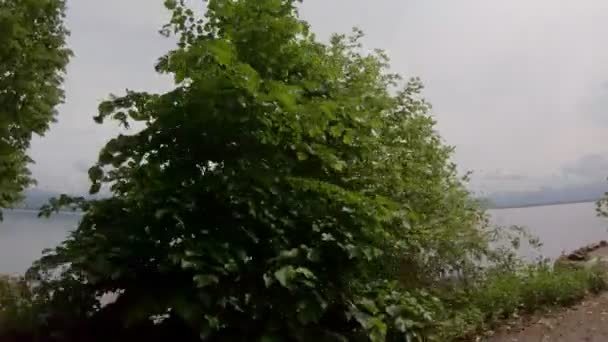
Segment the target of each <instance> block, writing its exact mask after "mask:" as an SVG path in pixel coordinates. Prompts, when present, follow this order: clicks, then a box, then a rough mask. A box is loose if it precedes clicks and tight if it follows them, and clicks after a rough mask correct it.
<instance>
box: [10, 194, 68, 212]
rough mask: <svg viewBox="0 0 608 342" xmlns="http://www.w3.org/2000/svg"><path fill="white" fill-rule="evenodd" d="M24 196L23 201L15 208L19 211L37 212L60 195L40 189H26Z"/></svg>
mask: <svg viewBox="0 0 608 342" xmlns="http://www.w3.org/2000/svg"><path fill="white" fill-rule="evenodd" d="M24 195H25V199H24V200H23V202H22V203H21V204H19V205H18V206H17V207H18V208H21V209H31V210H38V209H40V207H42V206H43V205H45V204H47V203H48V202H49V200H50V199H51V198H53V197H58V196H60V195H61V194H60V193H58V192H53V191H47V190H42V189H28V190H26V191H25V194H24Z"/></svg>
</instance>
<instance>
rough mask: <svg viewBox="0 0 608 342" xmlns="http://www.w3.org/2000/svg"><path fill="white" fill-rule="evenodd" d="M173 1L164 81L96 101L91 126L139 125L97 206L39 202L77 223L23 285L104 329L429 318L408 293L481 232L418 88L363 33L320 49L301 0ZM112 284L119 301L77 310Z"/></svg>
mask: <svg viewBox="0 0 608 342" xmlns="http://www.w3.org/2000/svg"><path fill="white" fill-rule="evenodd" d="M166 5H167V7H168V8H169V9H170V10H171V11H172V13H173V17H172V20H171V23H170V24H169V25H167V26H166V27H165V30H164V32H165V33H166V34H171V33H173V34H176V35H177V37H178V38H179V45H178V47H177V48H176V49H175V50H174V51H171V52H169V53H168V54H167V55H165V56H164V57H162V58H161V59H160V61H159V63H158V66H157V70H158V71H159V72H161V73H166V74H171V75H173V77H174V80H175V87H174V89H173V90H171V91H169V92H167V93H163V94H149V93H145V92H128V93H127V94H126V95H124V96H121V97H112V98H111V99H110V100H108V101H105V102H103V103H102V104H101V105H100V106H99V115H98V116H97V117H96V118H95V120H96V121H98V122H100V123H101V122H103V121H104V120H106V119H114V120H118V121H119V122H120V123H122V124H123V125H125V126H127V127H128V126H129V125H130V124H131V123H132V122H137V123H138V125H137V126H138V127H143V128H142V129H141V130H138V131H136V132H134V133H133V134H131V135H119V136H117V137H116V138H114V139H112V140H111V141H110V142H108V144H107V145H106V146H105V147H104V148H103V150H102V151H101V153H100V155H99V162H98V163H97V165H95V166H94V167H92V168H91V169H90V170H89V176H90V178H91V181H92V188H91V192H92V193H96V192H98V191H100V189H101V188H102V187H104V186H107V187H109V188H110V189H111V193H112V196H111V197H110V198H107V199H103V200H97V201H93V202H83V201H82V200H70V199H67V198H63V199H60V200H59V201H55V202H53V203H52V204H53V205H52V206H51V207H49V208H47V209H49V210H50V209H53V208H57V207H59V206H61V205H64V204H66V203H68V202H70V201H71V204H73V205H78V204H81V205H82V206H83V208H84V209H85V216H84V217H83V219H82V222H81V223H80V226H79V228H78V229H77V230H76V231H75V232H73V233H72V235H71V236H70V238H69V239H68V240H67V241H66V242H65V243H64V244H62V245H61V246H60V247H58V248H57V249H55V250H54V251H52V252H51V253H49V254H48V255H47V256H46V257H44V258H43V259H42V260H40V261H39V262H38V263H37V264H36V265H35V266H34V267H33V268H32V269H31V270H30V272H29V273H30V274H29V275H30V277H35V279H37V281H38V282H39V284H41V285H40V286H41V287H40V288H41V289H43V290H42V291H43V292H44V289H51V290H49V291H48V292H47V293H53V296H50V297H53V298H51V300H50V302H51V303H54V304H53V305H55V307H57V308H61V310H63V311H62V312H61V314H63V315H66V308H71V309H73V310H75V311H77V312H75V313H74V316H75V317H90V319H89V320H90V322H92V323H91V324H96V322H103V324H105V325H107V326H106V329H105V330H104V331H105V332H108V331H112V332H115V333H116V334H121V333H124V334H127V332H126V331H131V332H132V331H135V330H138V329H141V330H140V331H144V332H149V331H155V329H157V330H158V329H161V330H162V329H174V328H175V327H179V329H180V330H179V332H180V333H182V334H183V333H185V332H190V333H192V334H193V336H196V338H199V336H202V337H203V338H205V339H206V340H211V341H215V340H227V341H239V340H246V341H256V340H259V341H283V340H294V341H295V340H300V341H310V340H313V339H319V340H328V341H330V340H338V341H344V340H357V339H363V340H372V341H384V340H403V339H404V338H413V337H420V336H423V335H424V334H426V332H425V331H427V330H428V329H431V328H432V325H433V322H434V318H433V316H432V315H433V313H435V312H440V311H441V310H439V309H437V306H438V305H439V304H438V303H437V302H436V301H435V300H434V299H433V298H432V296H430V295H429V294H427V293H426V292H425V291H423V290H421V289H420V287H419V285H420V284H424V283H425V282H430V281H434V280H436V279H439V278H440V277H442V276H444V275H445V274H446V273H448V272H452V271H466V270H467V269H468V268H470V267H472V265H473V260H474V258H475V257H476V256H480V255H484V253H486V246H487V245H486V242H487V239H486V237H485V236H484V235H483V234H482V233H481V231H480V230H479V229H478V228H479V227H482V226H483V225H484V222H485V221H484V220H485V217H484V215H483V213H482V212H481V211H479V210H478V209H477V205H476V203H475V202H473V201H471V200H470V197H469V195H468V193H467V191H466V190H465V189H464V187H463V185H462V180H461V179H460V178H458V177H457V173H456V169H455V166H454V165H453V164H452V163H451V162H450V155H451V152H452V149H451V148H450V147H448V146H445V145H444V144H443V143H442V142H441V139H440V137H439V135H438V134H437V133H436V131H435V129H434V125H435V122H434V120H433V119H432V118H431V117H430V116H429V111H430V106H429V105H428V104H427V103H426V102H425V101H424V100H423V99H422V98H421V96H420V91H421V89H422V86H421V83H420V81H419V80H416V79H413V80H410V81H409V82H405V83H404V82H402V81H401V80H400V78H399V77H398V76H397V75H394V74H391V73H389V72H388V71H387V69H388V64H387V63H388V60H387V57H386V56H385V54H384V53H383V52H381V51H375V52H371V53H365V52H363V49H362V48H361V45H360V43H359V40H360V38H361V36H362V34H361V32H359V31H355V32H354V34H353V35H352V36H344V35H335V36H333V37H332V39H331V41H330V42H329V43H328V44H323V43H320V42H318V41H317V40H316V39H315V36H314V35H313V34H312V33H311V32H310V29H309V26H308V25H307V23H305V22H303V21H302V20H300V19H299V18H298V16H297V8H296V1H294V0H255V1H254V0H240V1H229V0H210V1H208V8H207V11H206V14H205V16H204V17H203V18H199V17H197V16H196V14H195V13H193V11H192V10H190V9H189V8H187V7H186V6H185V5H184V4H183V3H182V2H177V1H167V2H166ZM58 269H59V270H61V272H60V273H61V275H60V276H59V278H58ZM62 281H63V282H66V283H67V284H70V285H69V286H62V285H58V284H62ZM74 282H76V283H77V284H81V285H74ZM74 286H75V287H74ZM75 288H76V290H75ZM66 291H68V292H69V291H77V293H78V294H79V299H78V300H79V301H76V299H74V298H73V297H71V296H69V295H68V296H62V295H61V294H62V293H64V292H66ZM106 292H116V293H120V295H119V296H118V299H117V301H116V302H114V303H112V304H109V305H107V306H105V307H103V308H100V307H99V305H93V306H87V305H83V304H82V303H83V302H86V303H92V302H94V301H93V300H91V299H92V298H95V297H97V296H99V295H100V294H103V293H106ZM83 296H84V297H87V296H88V297H87V298H88V301H84V300H83V299H82V297H83ZM57 298H70V299H67V301H68V302H69V303H68V304H66V303H65V302H62V303H57V302H56V301H58V300H60V299H57ZM81 300H82V301H81ZM53 305H51V307H52V306H53ZM51 311H52V310H51ZM83 312H86V313H87V315H81V314H82V313H83ZM109 313H111V314H109ZM79 315H80V316H79ZM48 316H51V317H52V316H53V314H52V313H51V314H49V315H48ZM107 317H112V318H113V320H111V321H110V322H111V323H108V322H109V321H107V320H105V318H107ZM63 321H64V322H65V321H70V320H69V319H65V320H63ZM152 321H154V322H152ZM100 324H102V323H100ZM109 324H116V326H114V328H115V329H111V328H108V326H110V325H109ZM116 327H126V328H124V329H126V330H121V329H119V328H116ZM138 331H139V330H138ZM163 331H164V330H163ZM106 337H107V336H106ZM112 338H114V339H117V338H118V337H116V336H113V337H112Z"/></svg>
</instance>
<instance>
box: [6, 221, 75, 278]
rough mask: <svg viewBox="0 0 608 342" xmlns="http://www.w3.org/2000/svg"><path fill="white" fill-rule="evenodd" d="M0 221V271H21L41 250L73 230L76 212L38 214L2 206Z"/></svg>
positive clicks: (16, 272) (57, 242)
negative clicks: (43, 216)
mask: <svg viewBox="0 0 608 342" xmlns="http://www.w3.org/2000/svg"><path fill="white" fill-rule="evenodd" d="M2 213H3V215H4V221H2V222H0V273H2V274H7V273H8V274H22V273H24V272H25V271H26V270H27V269H28V267H29V266H30V265H31V264H32V262H34V261H35V260H36V259H38V258H40V257H41V256H42V250H43V249H45V248H52V247H55V246H57V245H58V244H59V243H61V241H63V240H65V238H66V237H67V235H68V232H69V231H71V230H74V229H75V228H76V225H77V224H78V220H79V219H80V215H78V214H72V213H61V214H56V215H53V216H52V217H51V218H48V219H44V218H38V217H37V215H38V213H37V212H36V211H29V210H3V211H2Z"/></svg>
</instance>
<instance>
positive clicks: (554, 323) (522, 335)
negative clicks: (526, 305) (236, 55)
mask: <svg viewBox="0 0 608 342" xmlns="http://www.w3.org/2000/svg"><path fill="white" fill-rule="evenodd" d="M516 326H517V328H513V329H511V330H515V331H508V330H509V329H506V328H504V329H502V330H503V331H501V332H498V333H497V334H496V335H495V336H492V337H489V338H486V339H484V340H482V341H487V342H540V341H552V342H553V341H555V342H578V341H592V342H605V341H608V293H604V294H602V295H600V296H597V297H593V298H589V299H587V300H586V301H584V302H582V303H580V304H579V305H576V306H573V307H572V308H564V309H561V310H558V311H555V312H553V313H550V314H547V315H545V316H543V317H542V318H541V317H537V318H533V319H532V321H531V322H530V323H528V324H523V325H522V326H520V325H519V324H518V325H516Z"/></svg>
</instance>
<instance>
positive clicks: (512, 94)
mask: <svg viewBox="0 0 608 342" xmlns="http://www.w3.org/2000/svg"><path fill="white" fill-rule="evenodd" d="M162 2H163V1H162V0H104V1H95V0H68V5H69V10H68V25H69V28H70V30H71V31H72V36H71V38H70V42H69V43H70V46H71V48H72V49H73V50H74V52H75V54H76V56H75V58H74V59H73V61H72V63H71V64H70V66H69V69H68V77H67V82H66V85H65V87H66V91H67V99H66V104H65V105H63V106H62V107H61V108H60V109H59V112H60V115H59V118H58V120H59V122H58V123H57V124H55V125H53V126H52V128H51V131H50V132H49V133H48V134H47V135H46V136H45V137H42V138H36V139H35V140H34V141H33V144H32V149H31V155H32V157H33V158H34V160H35V161H36V165H34V166H32V171H33V172H34V175H35V177H36V178H37V179H38V181H39V187H40V188H43V189H47V190H54V191H62V192H81V191H85V190H86V189H87V187H88V182H87V178H86V170H87V169H88V167H89V166H90V165H91V164H92V163H93V162H94V160H95V159H96V156H97V153H98V151H99V149H100V147H101V146H102V145H103V143H104V142H105V141H107V140H108V139H109V138H110V137H111V136H112V135H114V134H116V132H117V131H118V128H117V127H116V125H112V124H110V125H104V126H99V125H96V124H94V123H93V121H92V119H91V118H92V116H93V115H94V114H95V112H96V108H97V105H98V103H99V102H100V101H101V100H103V99H104V98H106V97H107V95H108V94H110V93H118V94H120V93H122V92H123V91H124V89H126V88H128V89H137V90H149V91H161V90H163V89H168V88H169V87H170V85H171V83H170V80H169V79H167V78H166V77H161V76H158V75H156V74H155V73H154V71H153V65H154V63H155V61H156V59H157V58H158V57H159V56H161V55H162V54H163V53H164V52H166V51H167V50H169V49H170V48H171V47H172V45H173V44H172V42H171V41H170V40H167V39H165V38H163V37H161V36H160V35H159V34H158V33H157V31H158V29H159V28H160V27H161V26H162V24H163V23H164V22H165V21H166V19H167V13H166V12H165V11H164V9H163V7H162ZM301 7H302V8H301V14H302V16H303V18H304V19H306V20H308V21H309V22H310V23H311V25H312V27H313V30H314V31H315V32H317V34H318V36H319V38H320V39H326V38H327V37H328V36H329V34H330V33H332V32H342V33H345V32H349V31H350V29H351V28H352V27H353V26H357V27H360V28H361V29H363V30H364V31H365V32H366V34H367V36H366V39H365V44H366V47H369V48H382V49H384V50H386V51H387V52H388V53H389V55H390V56H391V58H392V68H393V70H394V71H396V72H399V73H400V74H402V75H404V76H407V77H409V76H419V77H421V78H422V80H423V82H424V83H425V84H426V89H425V97H426V98H427V99H428V100H429V101H430V102H431V103H432V104H433V106H434V115H435V117H436V119H437V121H438V129H439V131H440V133H441V134H442V136H443V138H444V139H445V141H446V142H447V143H448V144H450V145H454V146H455V147H456V154H455V157H454V159H455V161H456V162H457V163H458V165H459V166H460V168H461V169H462V170H463V171H464V170H472V171H474V175H473V183H472V184H473V188H474V189H475V190H478V191H483V192H494V191H504V190H534V189H536V188H539V187H542V186H552V187H560V186H566V185H573V184H583V183H593V182H600V181H602V180H603V179H604V178H605V176H608V147H607V143H608V45H607V44H606V43H605V41H606V38H605V37H606V35H607V34H608V1H605V0H578V1H571V0H509V1H498V0H459V1H454V0H323V1H322V0H305V1H304V4H303V5H302V6H301Z"/></svg>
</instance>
